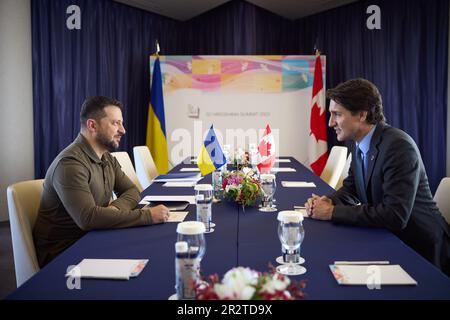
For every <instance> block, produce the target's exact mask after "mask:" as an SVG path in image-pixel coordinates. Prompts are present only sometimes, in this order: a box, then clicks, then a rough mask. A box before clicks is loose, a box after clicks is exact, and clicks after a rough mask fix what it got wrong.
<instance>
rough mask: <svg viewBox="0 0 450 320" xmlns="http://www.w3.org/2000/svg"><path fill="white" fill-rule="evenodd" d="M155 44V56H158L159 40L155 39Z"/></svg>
mask: <svg viewBox="0 0 450 320" xmlns="http://www.w3.org/2000/svg"><path fill="white" fill-rule="evenodd" d="M155 46H156V52H155V55H156V57H157V58H159V51H161V50H160V48H159V42H158V39H156V40H155Z"/></svg>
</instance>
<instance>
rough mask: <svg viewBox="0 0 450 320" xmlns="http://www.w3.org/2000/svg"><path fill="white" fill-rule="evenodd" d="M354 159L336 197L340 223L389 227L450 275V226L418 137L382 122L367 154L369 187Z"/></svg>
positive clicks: (335, 213)
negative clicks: (437, 200)
mask: <svg viewBox="0 0 450 320" xmlns="http://www.w3.org/2000/svg"><path fill="white" fill-rule="evenodd" d="M355 147H356V145H355V143H353V146H352V148H351V152H352V164H351V167H350V170H349V175H348V177H347V178H346V179H345V180H344V182H343V186H342V188H341V189H339V190H338V191H336V192H335V193H334V194H333V195H331V196H330V198H331V200H332V201H333V204H334V205H335V207H334V210H333V215H332V221H333V222H334V223H343V224H349V225H355V226H362V227H385V228H387V229H389V230H391V231H392V232H393V233H394V234H396V235H397V236H398V237H399V238H400V239H402V240H403V241H404V242H405V243H406V244H408V245H409V246H410V247H412V248H413V249H414V250H416V251H417V252H418V253H420V254H421V255H422V256H423V257H425V258H426V259H427V260H429V261H430V262H432V263H433V264H435V265H436V266H438V267H439V268H441V269H442V270H443V271H444V272H445V273H446V274H447V275H450V226H449V225H448V224H447V222H446V221H445V220H444V218H443V217H442V215H441V213H440V212H439V209H438V208H437V206H436V203H435V202H434V201H433V195H432V194H431V191H430V187H429V184H428V178H427V175H426V172H425V168H424V165H423V162H422V158H421V156H420V152H419V150H418V148H417V145H416V144H415V142H414V140H413V139H412V138H411V137H410V136H409V135H408V134H406V133H405V132H403V131H401V130H399V129H396V128H393V127H391V126H389V125H386V124H381V123H380V124H378V125H377V126H376V128H375V132H374V134H373V136H372V140H371V143H370V149H369V151H368V153H367V157H368V162H369V163H368V165H367V167H368V169H367V170H368V171H367V176H366V181H365V189H364V188H361V187H360V184H358V183H356V181H355V178H356V177H355V174H359V173H357V172H358V170H356V169H355V155H356V152H355Z"/></svg>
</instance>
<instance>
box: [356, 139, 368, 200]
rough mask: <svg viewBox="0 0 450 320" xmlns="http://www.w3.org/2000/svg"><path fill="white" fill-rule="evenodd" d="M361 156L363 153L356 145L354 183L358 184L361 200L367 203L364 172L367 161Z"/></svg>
mask: <svg viewBox="0 0 450 320" xmlns="http://www.w3.org/2000/svg"><path fill="white" fill-rule="evenodd" d="M364 158H365V157H363V153H362V151H361V149H359V147H356V156H355V162H356V166H355V167H356V173H355V178H356V183H357V184H358V186H359V190H360V193H361V199H360V200H361V202H362V203H367V195H366V184H365V181H364V180H365V172H366V167H367V161H365V159H364Z"/></svg>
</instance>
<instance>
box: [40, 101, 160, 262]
mask: <svg viewBox="0 0 450 320" xmlns="http://www.w3.org/2000/svg"><path fill="white" fill-rule="evenodd" d="M80 122H81V130H80V134H79V135H78V137H77V138H76V139H75V141H74V142H73V143H72V144H70V145H69V146H68V147H67V148H66V149H64V150H63V151H62V152H61V153H60V154H59V155H58V156H57V157H56V159H55V160H54V161H53V162H52V164H51V165H50V167H49V169H48V171H47V174H46V175H45V181H44V191H43V193H42V198H41V205H40V208H39V213H38V217H37V219H36V224H35V226H34V230H33V236H34V243H35V246H36V251H37V256H38V261H39V265H40V266H41V267H43V266H44V265H46V264H47V263H48V262H50V261H51V260H52V259H53V258H55V257H56V256H57V255H58V254H60V253H61V252H62V251H64V250H65V249H66V248H68V247H69V246H70V245H72V244H73V243H74V242H75V241H77V240H78V239H79V238H81V237H82V236H83V235H84V234H85V233H86V232H87V231H89V230H92V229H107V228H124V227H132V226H139V225H149V224H154V223H162V222H165V221H167V219H168V215H169V210H168V209H167V208H166V207H165V206H162V205H160V206H157V207H154V208H151V209H149V208H145V209H134V208H135V207H136V205H137V204H138V202H139V199H140V196H139V191H138V189H137V188H136V186H135V185H134V184H133V182H131V180H130V179H129V178H128V177H127V176H126V175H125V173H124V172H123V171H122V169H121V167H120V165H119V163H118V162H117V160H116V159H115V158H114V157H113V156H112V155H111V154H110V152H111V151H114V150H117V148H118V147H119V143H120V139H121V137H122V136H123V135H124V134H125V128H124V127H123V118H122V104H121V103H120V102H118V101H115V100H113V99H110V98H107V97H102V96H97V97H93V98H90V99H87V100H86V101H85V102H84V103H83V106H82V108H81V113H80ZM113 191H114V192H115V194H116V195H117V197H118V198H117V199H116V200H114V201H111V196H112V192H113Z"/></svg>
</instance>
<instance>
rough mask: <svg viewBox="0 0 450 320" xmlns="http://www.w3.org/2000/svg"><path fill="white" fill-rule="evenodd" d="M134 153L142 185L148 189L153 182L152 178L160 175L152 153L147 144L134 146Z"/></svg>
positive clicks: (137, 172) (135, 164)
mask: <svg viewBox="0 0 450 320" xmlns="http://www.w3.org/2000/svg"><path fill="white" fill-rule="evenodd" d="M133 155H134V166H135V167H136V174H137V177H138V179H139V181H140V182H141V185H142V187H144V189H146V188H147V187H148V186H149V185H150V184H151V183H152V180H153V179H154V178H155V177H156V176H158V169H157V168H156V165H155V161H153V157H152V154H151V153H150V150H149V149H148V147H147V146H137V147H134V148H133Z"/></svg>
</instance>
